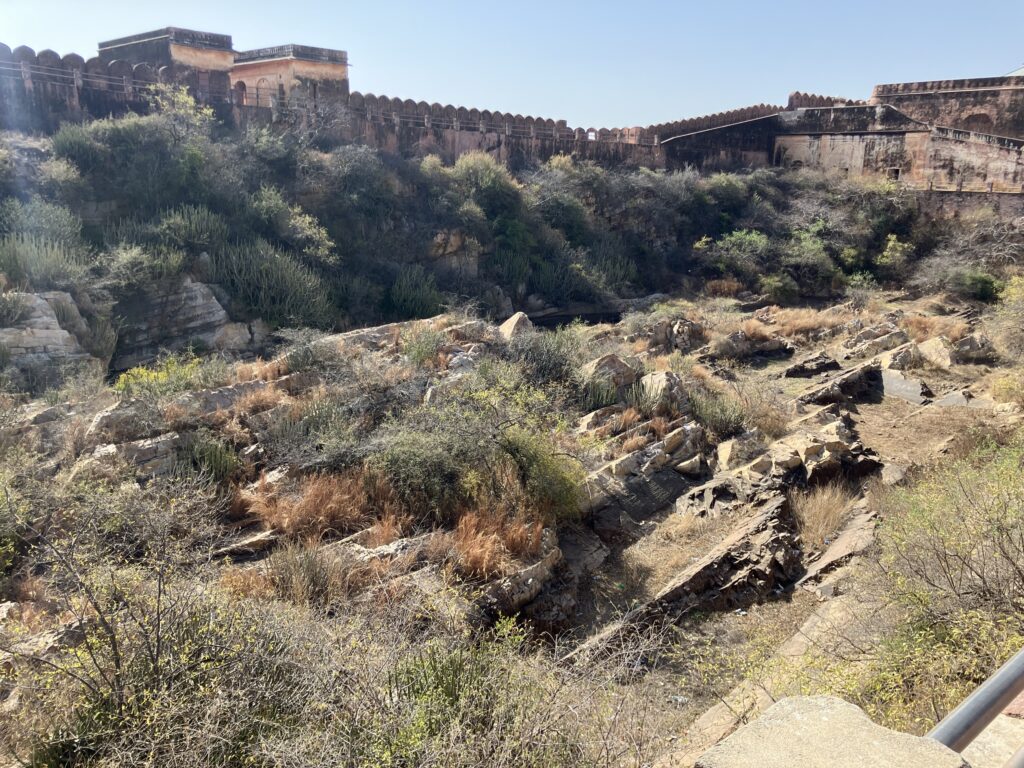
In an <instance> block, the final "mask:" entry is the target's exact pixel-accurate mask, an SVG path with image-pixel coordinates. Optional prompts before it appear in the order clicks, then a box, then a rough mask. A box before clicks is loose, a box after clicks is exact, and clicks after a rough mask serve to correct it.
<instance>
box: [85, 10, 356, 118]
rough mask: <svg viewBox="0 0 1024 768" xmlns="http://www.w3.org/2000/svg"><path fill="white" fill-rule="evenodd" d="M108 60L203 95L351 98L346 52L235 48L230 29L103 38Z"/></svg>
mask: <svg viewBox="0 0 1024 768" xmlns="http://www.w3.org/2000/svg"><path fill="white" fill-rule="evenodd" d="M99 58H100V61H102V62H103V63H104V64H110V63H111V62H113V61H123V62H127V63H128V64H132V65H136V64H147V65H148V66H150V67H152V69H153V70H154V71H156V72H159V73H160V74H161V75H162V79H163V80H164V81H165V82H175V83H181V84H182V85H187V86H189V87H190V88H191V89H193V91H194V92H195V93H196V95H197V96H198V97H199V98H201V99H203V100H205V101H213V102H217V101H229V100H230V101H232V102H233V103H234V104H236V105H239V106H260V107H269V106H272V105H274V104H275V103H278V102H280V101H287V102H288V103H289V104H291V105H293V106H296V107H300V108H305V109H317V108H318V107H321V106H327V105H329V104H331V103H332V102H337V101H339V100H341V101H344V100H346V99H347V98H348V93H349V82H348V54H347V53H346V52H345V51H339V50H334V49H330V48H314V47H312V46H308V45H278V46H274V47H272V48H260V49H258V50H254V51H241V52H236V51H235V50H234V48H233V46H232V42H231V35H218V34H214V33H212V32H198V31H196V30H191V29H181V28H180V27H166V28H164V29H157V30H154V31H152V32H143V33H141V34H138V35H131V36H129V37H121V38H118V39H116V40H107V41H106V42H102V43H100V44H99Z"/></svg>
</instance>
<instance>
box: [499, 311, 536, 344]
mask: <svg viewBox="0 0 1024 768" xmlns="http://www.w3.org/2000/svg"><path fill="white" fill-rule="evenodd" d="M531 330H533V323H531V322H530V318H529V317H527V316H526V313H525V312H516V313H515V314H514V315H512V317H510V318H509V319H508V320H506V321H505V322H504V323H502V324H501V325H499V326H498V335H499V336H501V338H503V339H504V340H505V341H511V340H512V339H514V338H516V337H517V336H522V335H523V334H524V333H528V332H529V331H531Z"/></svg>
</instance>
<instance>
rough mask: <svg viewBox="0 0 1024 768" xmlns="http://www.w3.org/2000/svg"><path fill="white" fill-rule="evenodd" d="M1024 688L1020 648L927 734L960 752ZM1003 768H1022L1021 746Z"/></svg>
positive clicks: (1023, 655) (1023, 748)
mask: <svg viewBox="0 0 1024 768" xmlns="http://www.w3.org/2000/svg"><path fill="white" fill-rule="evenodd" d="M1022 692H1024V649H1022V650H1020V651H1018V652H1017V654H1016V655H1015V656H1014V657H1013V658H1012V659H1010V660H1009V661H1008V662H1006V663H1005V664H1003V666H1001V667H1000V668H999V669H998V670H997V671H996V673H995V674H993V675H992V677H990V678H989V679H988V680H986V681H985V682H984V683H982V684H981V685H979V686H978V687H977V688H976V689H975V691H974V693H972V694H971V695H970V696H968V697H967V698H966V699H964V700H963V701H962V702H961V703H960V705H959V706H958V707H956V709H954V710H953V711H952V712H950V713H949V714H948V715H946V716H945V717H944V718H942V721H941V722H940V723H939V724H938V725H936V726H935V727H934V728H932V729H931V731H929V732H928V738H930V739H934V740H935V741H937V742H939V743H940V744H944V745H946V746H947V747H949V748H950V749H952V750H953V751H954V752H963V751H964V749H966V748H967V746H968V745H969V744H970V743H971V742H972V741H974V740H975V739H976V738H977V737H978V735H979V734H981V732H982V731H984V730H985V729H986V728H988V726H989V725H990V724H991V723H992V721H993V720H995V719H996V717H998V716H999V713H1000V712H1002V711H1003V710H1004V709H1006V707H1007V705H1008V704H1009V703H1010V702H1011V701H1013V700H1014V699H1015V698H1017V696H1019V695H1020V694H1021V693H1022ZM1005 768H1024V746H1021V748H1020V749H1018V750H1017V751H1016V752H1015V753H1014V755H1013V757H1011V758H1010V760H1009V762H1007V763H1006V766H1005Z"/></svg>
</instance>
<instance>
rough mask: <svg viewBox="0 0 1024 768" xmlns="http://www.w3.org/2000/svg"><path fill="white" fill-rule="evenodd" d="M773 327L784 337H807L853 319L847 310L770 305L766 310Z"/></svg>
mask: <svg viewBox="0 0 1024 768" xmlns="http://www.w3.org/2000/svg"><path fill="white" fill-rule="evenodd" d="M766 313H767V316H768V317H770V318H771V320H772V322H773V327H774V328H775V330H776V331H777V332H778V333H779V335H781V336H785V337H786V338H807V337H810V336H812V335H814V334H817V333H820V332H822V331H830V330H833V329H835V328H839V327H842V326H844V325H846V324H847V323H849V322H850V321H851V320H853V319H854V317H855V315H854V313H853V312H850V311H849V310H837V309H834V308H833V309H827V310H819V309H811V308H790V309H780V308H778V307H770V308H768V310H766Z"/></svg>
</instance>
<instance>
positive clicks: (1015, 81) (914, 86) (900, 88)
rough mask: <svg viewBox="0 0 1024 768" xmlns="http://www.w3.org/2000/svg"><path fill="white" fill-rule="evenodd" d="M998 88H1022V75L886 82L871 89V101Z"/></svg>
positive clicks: (1023, 84)
mask: <svg viewBox="0 0 1024 768" xmlns="http://www.w3.org/2000/svg"><path fill="white" fill-rule="evenodd" d="M999 88H1013V89H1017V88H1024V77H975V78H969V79H965V80H925V81H922V82H918V83H887V84H884V85H876V86H875V87H874V89H873V90H872V91H871V101H872V102H873V103H875V102H878V101H884V100H885V98H886V97H887V96H903V95H909V94H935V93H946V92H950V91H978V90H989V89H999Z"/></svg>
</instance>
